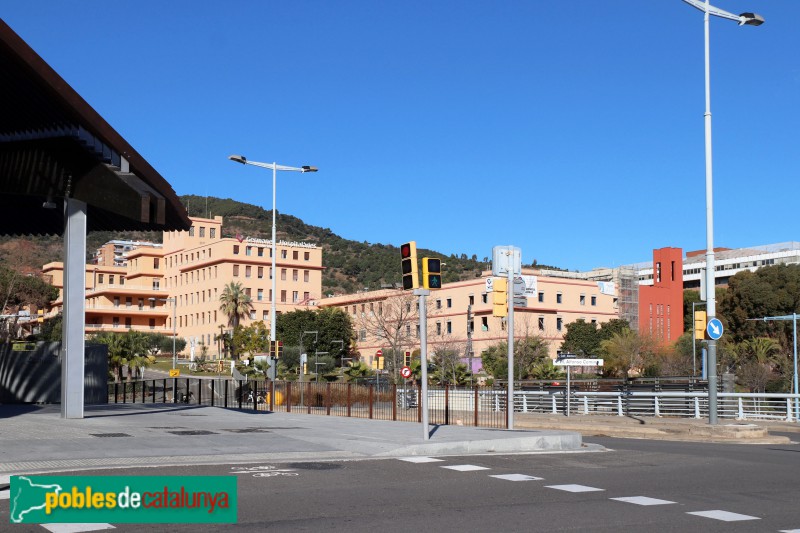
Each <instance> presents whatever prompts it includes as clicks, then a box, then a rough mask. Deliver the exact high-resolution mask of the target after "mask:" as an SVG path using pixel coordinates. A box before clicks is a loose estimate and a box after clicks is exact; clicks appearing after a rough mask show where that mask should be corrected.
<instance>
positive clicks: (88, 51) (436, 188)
mask: <svg viewBox="0 0 800 533" xmlns="http://www.w3.org/2000/svg"><path fill="white" fill-rule="evenodd" d="M715 5H717V6H718V7H721V8H723V9H726V10H728V11H732V12H735V13H740V12H743V11H756V12H759V13H760V14H762V15H763V16H764V17H765V18H766V21H767V22H766V23H765V24H764V25H763V26H761V27H739V26H737V25H736V23H734V22H732V21H728V20H724V19H719V18H712V27H711V74H712V83H711V88H712V112H713V128H714V130H713V133H714V186H715V194H714V200H715V205H714V207H715V214H716V216H715V245H716V246H726V247H743V246H752V245H757V244H766V243H772V242H781V241H788V240H800V214H799V213H798V197H800V194H798V193H799V192H800V131H798V126H800V31H798V27H800V1H798V0H770V1H764V0H716V2H715ZM0 16H1V17H2V18H3V19H4V20H5V21H6V22H7V23H8V24H9V25H10V26H11V27H12V28H13V29H14V30H15V31H16V32H17V33H19V34H20V35H21V36H22V38H23V39H25V40H26V41H27V42H28V43H29V44H30V45H31V46H32V47H33V48H34V49H35V50H36V51H37V52H38V53H39V55H41V56H42V57H43V58H44V59H45V60H46V61H47V62H48V63H49V64H50V65H51V66H52V67H53V68H54V69H55V70H56V71H57V72H58V73H59V74H60V75H61V76H62V77H63V78H64V79H66V80H67V82H69V83H70V84H71V85H72V86H73V87H74V88H75V89H76V90H77V91H78V92H79V93H80V94H81V95H82V96H83V97H84V98H85V99H86V100H87V101H88V102H89V103H90V104H91V105H92V106H93V107H94V108H95V109H96V110H97V111H98V112H99V113H100V114H101V115H102V116H103V117H104V118H105V119H106V120H107V121H108V122H109V123H110V124H111V125H112V126H113V127H114V128H116V129H117V131H119V132H120V133H121V134H122V135H123V136H124V137H125V138H126V139H127V140H128V141H129V142H130V143H131V144H132V145H133V146H134V147H135V148H136V149H137V150H138V151H139V152H140V153H141V154H142V155H143V156H144V157H145V158H147V159H148V160H149V161H150V163H151V164H152V165H153V166H154V167H155V168H156V169H157V170H158V171H159V172H160V173H161V174H162V175H163V176H164V177H165V178H166V179H167V180H168V181H169V182H170V183H171V184H172V185H173V187H174V188H175V190H176V191H177V192H178V194H198V195H210V196H218V197H223V198H225V197H230V198H234V199H236V200H240V201H245V202H250V203H253V204H257V205H261V206H264V207H266V208H267V209H269V208H270V206H271V203H272V196H271V174H270V172H268V171H266V170H261V169H258V168H255V167H243V166H240V165H237V164H235V163H232V162H230V161H228V160H227V156H228V155H229V154H244V155H245V156H247V157H248V158H250V159H252V160H256V161H266V162H272V161H277V162H278V163H280V164H285V165H292V166H299V165H302V164H312V165H316V166H318V167H319V168H320V172H319V173H318V174H312V175H308V174H306V175H300V174H295V173H283V174H279V177H278V210H279V211H280V212H283V213H287V214H291V215H294V216H297V217H300V218H301V219H303V220H304V221H306V222H308V223H310V224H314V225H318V226H322V227H329V228H331V229H332V230H333V231H334V232H335V233H337V234H339V235H341V236H342V237H345V238H348V239H354V240H358V241H367V242H370V243H384V244H394V245H399V244H401V243H402V242H404V241H407V240H411V239H414V240H416V241H417V245H418V246H420V247H423V248H429V249H434V250H437V251H440V252H442V253H445V254H451V253H458V254H460V253H466V254H468V255H472V254H476V255H477V256H478V257H479V258H483V257H485V256H490V255H491V249H492V246H494V245H498V244H502V245H508V244H511V245H515V246H518V247H520V248H521V249H522V253H523V261H524V262H525V263H530V262H532V261H533V260H534V259H536V260H538V261H539V262H540V263H547V264H554V265H558V266H561V267H564V268H569V269H581V270H584V269H590V268H592V267H597V266H616V265H620V264H626V263H633V262H637V261H644V260H648V259H650V257H651V250H652V249H653V248H658V247H663V246H676V247H681V248H683V249H684V250H696V249H704V248H705V243H706V241H705V183H704V179H705V178H704V168H705V167H704V151H703V146H704V145H703V111H704V105H705V104H704V96H703V95H704V93H703V14H702V13H701V12H700V11H697V10H695V9H694V8H692V7H690V6H689V5H688V4H685V3H684V2H682V1H680V0H613V1H597V0H570V1H566V0H563V1H551V2H545V1H543V0H536V1H534V0H528V1H525V2H524V1H514V2H494V1H477V0H476V1H467V2H464V1H444V0H442V1H435V2H431V1H430V0H425V1H422V0H404V1H401V2H390V1H373V0H361V1H349V0H337V1H324V0H318V1H302V0H292V1H289V0H285V1H277V0H271V1H256V0H248V1H244V0H226V1H201V0H193V1H189V0H169V1H164V0H158V1H156V0H135V1H134V0H115V1H113V2H101V1H88V0H84V1H72V0H60V1H55V0H47V1H45V0H5V1H4V2H3V5H2V7H0Z"/></svg>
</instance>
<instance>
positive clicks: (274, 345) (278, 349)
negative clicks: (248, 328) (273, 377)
mask: <svg viewBox="0 0 800 533" xmlns="http://www.w3.org/2000/svg"><path fill="white" fill-rule="evenodd" d="M269 354H270V355H271V356H272V357H274V358H276V359H280V358H281V357H283V341H270V342H269Z"/></svg>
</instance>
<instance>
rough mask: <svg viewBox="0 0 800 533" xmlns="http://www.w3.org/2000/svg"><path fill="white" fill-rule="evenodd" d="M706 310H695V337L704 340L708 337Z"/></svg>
mask: <svg viewBox="0 0 800 533" xmlns="http://www.w3.org/2000/svg"><path fill="white" fill-rule="evenodd" d="M706 319H707V317H706V312H705V311H695V312H694V338H695V340H702V339H705V338H706Z"/></svg>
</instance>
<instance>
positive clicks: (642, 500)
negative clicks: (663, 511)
mask: <svg viewBox="0 0 800 533" xmlns="http://www.w3.org/2000/svg"><path fill="white" fill-rule="evenodd" d="M609 500H616V501H618V502H625V503H632V504H635V505H669V504H671V503H675V502H671V501H669V500H659V499H658V498H648V497H647V496H626V497H624V498H609Z"/></svg>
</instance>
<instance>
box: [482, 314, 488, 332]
mask: <svg viewBox="0 0 800 533" xmlns="http://www.w3.org/2000/svg"><path fill="white" fill-rule="evenodd" d="M481 331H489V317H488V316H482V317H481Z"/></svg>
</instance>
